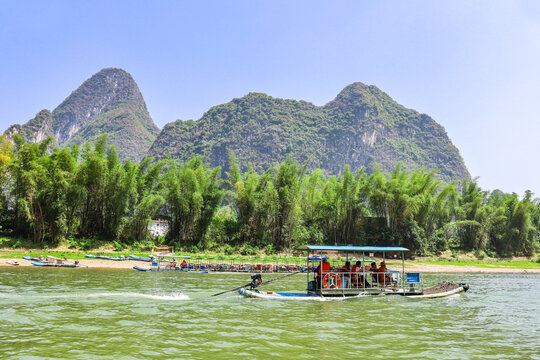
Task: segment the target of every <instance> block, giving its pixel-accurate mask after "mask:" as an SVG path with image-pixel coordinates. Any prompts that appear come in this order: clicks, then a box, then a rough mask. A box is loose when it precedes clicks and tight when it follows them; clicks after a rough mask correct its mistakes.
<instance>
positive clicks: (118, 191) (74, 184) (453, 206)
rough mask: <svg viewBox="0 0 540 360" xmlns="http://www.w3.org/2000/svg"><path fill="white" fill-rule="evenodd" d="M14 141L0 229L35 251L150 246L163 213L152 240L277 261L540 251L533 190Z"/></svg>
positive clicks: (538, 204) (0, 190) (5, 148)
mask: <svg viewBox="0 0 540 360" xmlns="http://www.w3.org/2000/svg"><path fill="white" fill-rule="evenodd" d="M14 141H15V144H12V143H11V142H10V141H8V140H7V139H6V138H5V137H0V225H1V226H2V230H3V231H5V232H6V233H8V234H12V235H14V236H24V237H26V238H28V239H31V240H32V241H33V243H35V244H40V245H41V246H55V245H58V244H67V245H69V246H72V247H80V246H82V247H88V246H89V245H88V244H89V240H88V239H95V238H99V239H103V241H106V242H110V243H111V244H113V245H114V246H115V247H116V248H117V249H121V248H123V247H124V246H126V245H131V246H152V244H155V241H156V239H155V238H152V237H151V235H150V234H149V232H148V230H147V224H148V222H149V221H150V220H151V219H152V218H155V217H156V216H158V215H159V216H160V217H162V218H164V219H167V221H168V222H169V225H170V232H169V234H168V236H167V238H166V239H161V240H159V241H164V242H167V243H169V244H174V245H175V246H176V248H177V249H187V250H191V251H198V250H203V249H210V250H214V251H224V252H226V253H232V252H241V253H243V254H255V253H259V252H261V251H265V252H267V253H274V252H276V251H282V250H286V249H292V248H295V247H296V246H298V245H300V244H307V243H310V244H331V245H334V244H337V245H344V244H357V245H382V246H391V245H400V246H405V247H407V248H409V249H411V250H412V251H414V252H415V253H416V254H429V253H431V254H434V253H438V252H441V251H444V250H447V249H450V250H458V249H460V250H475V251H477V252H478V253H482V254H488V255H495V254H499V255H503V256H509V255H531V254H534V253H535V252H538V250H539V231H538V229H539V226H540V201H539V199H535V198H533V195H532V194H531V193H530V192H527V193H526V194H524V196H523V197H522V198H521V199H520V198H519V197H518V196H517V195H516V194H504V193H501V192H498V191H494V192H489V191H485V190H482V189H480V188H479V187H478V185H477V183H476V182H475V181H474V180H464V181H463V182H462V183H461V184H460V188H461V192H460V191H458V190H457V188H456V185H455V184H454V183H446V182H443V181H441V180H439V179H438V178H437V177H436V176H435V175H436V173H435V171H427V170H424V169H416V170H414V171H409V170H405V169H404V168H403V166H402V164H401V163H398V164H397V165H396V166H395V167H394V169H393V170H392V171H391V172H384V171H381V170H380V169H378V168H377V167H375V168H374V170H373V172H372V173H371V174H370V173H368V172H366V171H365V170H363V169H361V170H358V171H351V169H350V167H349V166H348V165H345V166H344V168H343V169H342V170H341V174H340V175H338V176H328V175H327V174H326V173H325V171H323V170H321V169H314V170H313V171H310V170H308V169H307V168H306V166H301V165H299V164H298V163H297V162H295V161H294V160H293V159H292V157H289V158H287V159H286V161H284V162H282V163H280V164H277V165H276V166H273V167H269V168H268V169H265V171H263V172H257V171H255V170H254V169H248V170H247V171H242V170H241V168H240V166H239V165H238V162H237V160H236V159H235V157H234V155H233V154H232V153H230V154H229V164H228V165H229V166H228V167H229V171H227V173H226V174H222V173H221V168H220V167H212V166H210V165H208V164H207V163H205V161H204V159H203V158H202V157H193V158H191V159H190V160H189V161H187V162H184V163H177V162H175V161H174V160H163V161H159V162H152V161H151V159H146V160H144V161H142V162H140V163H132V162H131V161H129V160H128V161H125V162H121V161H120V160H119V158H118V154H117V152H116V149H115V147H114V146H110V145H108V144H107V138H106V136H102V137H100V138H99V140H98V141H97V142H96V143H95V144H94V145H90V144H85V145H83V146H82V147H79V146H78V145H74V146H72V147H71V148H64V149H59V148H56V149H54V151H52V152H49V151H48V150H47V149H49V148H50V141H52V139H47V140H45V141H43V142H42V143H40V144H38V143H24V141H23V139H22V138H21V137H20V136H18V135H14ZM222 175H224V176H222ZM90 243H91V242H90ZM149 244H150V245H149Z"/></svg>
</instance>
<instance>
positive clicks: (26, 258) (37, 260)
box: [22, 256, 47, 263]
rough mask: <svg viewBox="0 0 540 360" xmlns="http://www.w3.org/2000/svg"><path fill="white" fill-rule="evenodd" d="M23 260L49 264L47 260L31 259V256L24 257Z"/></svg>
mask: <svg viewBox="0 0 540 360" xmlns="http://www.w3.org/2000/svg"><path fill="white" fill-rule="evenodd" d="M22 258H23V259H24V260H30V261H36V262H40V263H42V262H47V260H45V259H43V260H41V259H38V258H33V257H30V256H23V257H22Z"/></svg>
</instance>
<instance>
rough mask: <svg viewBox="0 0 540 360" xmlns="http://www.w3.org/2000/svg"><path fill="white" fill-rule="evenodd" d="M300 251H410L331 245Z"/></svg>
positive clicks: (397, 248) (311, 247)
mask: <svg viewBox="0 0 540 360" xmlns="http://www.w3.org/2000/svg"><path fill="white" fill-rule="evenodd" d="M299 249H300V250H335V251H364V252H366V251H409V249H407V248H404V247H399V246H396V247H393V246H330V245H303V246H301V247H300V248H299Z"/></svg>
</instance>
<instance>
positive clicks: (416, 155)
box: [149, 83, 470, 181]
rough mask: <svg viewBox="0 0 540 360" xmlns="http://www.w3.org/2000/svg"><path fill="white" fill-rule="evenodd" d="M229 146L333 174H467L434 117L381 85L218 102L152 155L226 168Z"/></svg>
mask: <svg viewBox="0 0 540 360" xmlns="http://www.w3.org/2000/svg"><path fill="white" fill-rule="evenodd" d="M227 149H231V150H232V151H233V152H234V153H235V155H236V157H237V158H238V161H239V163H240V164H241V165H242V166H243V167H244V168H246V167H247V165H248V164H249V163H251V164H252V165H253V167H254V168H255V169H256V170H258V171H262V170H265V169H267V168H268V167H270V166H271V165H273V164H276V163H279V162H282V161H284V160H285V159H286V158H287V156H288V155H289V154H291V155H292V156H293V157H294V158H295V159H296V160H298V161H299V162H300V163H304V162H305V161H307V160H308V159H309V160H310V163H309V164H310V165H309V167H310V168H311V169H313V168H316V167H318V168H322V169H325V170H327V172H328V173H330V174H338V173H340V172H341V170H342V169H343V167H344V165H345V164H350V165H351V168H352V169H359V168H361V167H363V166H365V167H366V169H367V171H368V172H371V171H373V169H374V168H375V165H376V164H377V163H378V164H380V165H381V168H382V170H384V171H391V170H392V169H393V167H394V166H395V164H396V163H397V162H399V161H402V162H403V163H404V166H405V167H406V168H408V169H415V168H418V167H426V168H428V169H435V168H436V169H439V170H440V173H439V177H440V178H441V179H443V180H445V181H451V180H456V179H465V178H469V177H470V175H469V172H468V171H467V168H466V167H465V164H464V162H463V159H462V158H461V156H460V154H459V151H458V149H457V148H456V147H455V146H454V145H453V144H452V142H451V141H450V139H449V138H448V135H447V134H446V131H445V130H444V128H443V127H442V126H441V125H439V124H437V123H436V122H435V121H434V120H433V119H432V118H431V117H429V116H428V115H425V114H420V113H418V112H417V111H415V110H412V109H407V108H405V107H404V106H402V105H400V104H398V103H397V102H395V101H394V100H393V99H392V98H390V96H388V95H387V94H385V93H384V92H382V91H381V90H380V89H378V88H377V87H376V86H368V85H365V84H362V83H353V84H351V85H349V86H347V87H346V88H345V89H343V90H342V91H341V92H340V93H339V94H338V95H337V97H336V98H335V99H334V100H332V101H330V102H329V103H327V104H326V105H324V106H315V105H313V104H311V103H309V102H306V101H296V100H288V99H278V98H273V97H271V96H268V95H266V94H260V93H249V94H247V95H246V96H244V97H242V98H238V99H233V100H232V101H230V102H228V103H226V104H222V105H218V106H214V107H212V108H211V109H210V110H209V111H208V112H206V113H205V114H204V115H203V116H202V117H201V119H199V120H197V121H192V120H190V121H181V120H178V121H176V122H173V123H170V124H167V125H166V126H165V127H164V128H163V130H162V131H161V133H160V135H159V136H158V137H157V139H156V141H155V142H154V144H153V145H152V147H151V148H150V151H149V155H150V156H154V157H157V158H163V157H165V156H166V155H170V156H171V157H173V158H174V159H178V160H180V161H187V160H188V159H189V158H190V156H191V154H196V155H204V156H205V158H206V160H207V161H208V162H210V163H211V165H212V166H217V165H219V166H222V167H225V168H227V165H228V157H227Z"/></svg>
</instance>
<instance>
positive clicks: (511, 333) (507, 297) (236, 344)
mask: <svg viewBox="0 0 540 360" xmlns="http://www.w3.org/2000/svg"><path fill="white" fill-rule="evenodd" d="M278 276H281V275H279V274H264V275H263V280H269V279H271V278H274V277H278ZM249 280H250V279H249V275H248V274H222V273H221V274H220V273H211V274H186V273H144V272H137V271H134V270H96V269H48V268H47V269H38V268H0V359H182V358H185V359H273V358H284V359H395V358H409V359H510V358H512V359H540V275H538V274H536V275H533V274H426V275H424V280H425V282H426V284H428V285H432V284H435V283H437V282H438V281H440V280H447V281H454V282H467V283H469V284H470V286H471V289H470V290H469V292H467V293H464V294H460V295H454V296H451V297H448V298H443V299H422V300H412V299H406V298H403V297H401V296H378V297H365V298H360V299H348V300H344V301H324V302H321V301H271V300H262V299H245V298H242V297H240V296H238V294H237V293H236V292H235V293H229V294H225V295H221V296H219V297H211V296H210V295H211V294H213V293H216V292H219V291H221V290H226V289H229V288H233V287H236V286H239V285H241V284H245V283H248V282H249ZM266 288H267V290H277V291H283V290H303V289H304V288H305V276H303V275H295V276H292V277H288V278H285V279H283V280H279V281H276V282H274V283H271V284H269V285H267V286H266Z"/></svg>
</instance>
